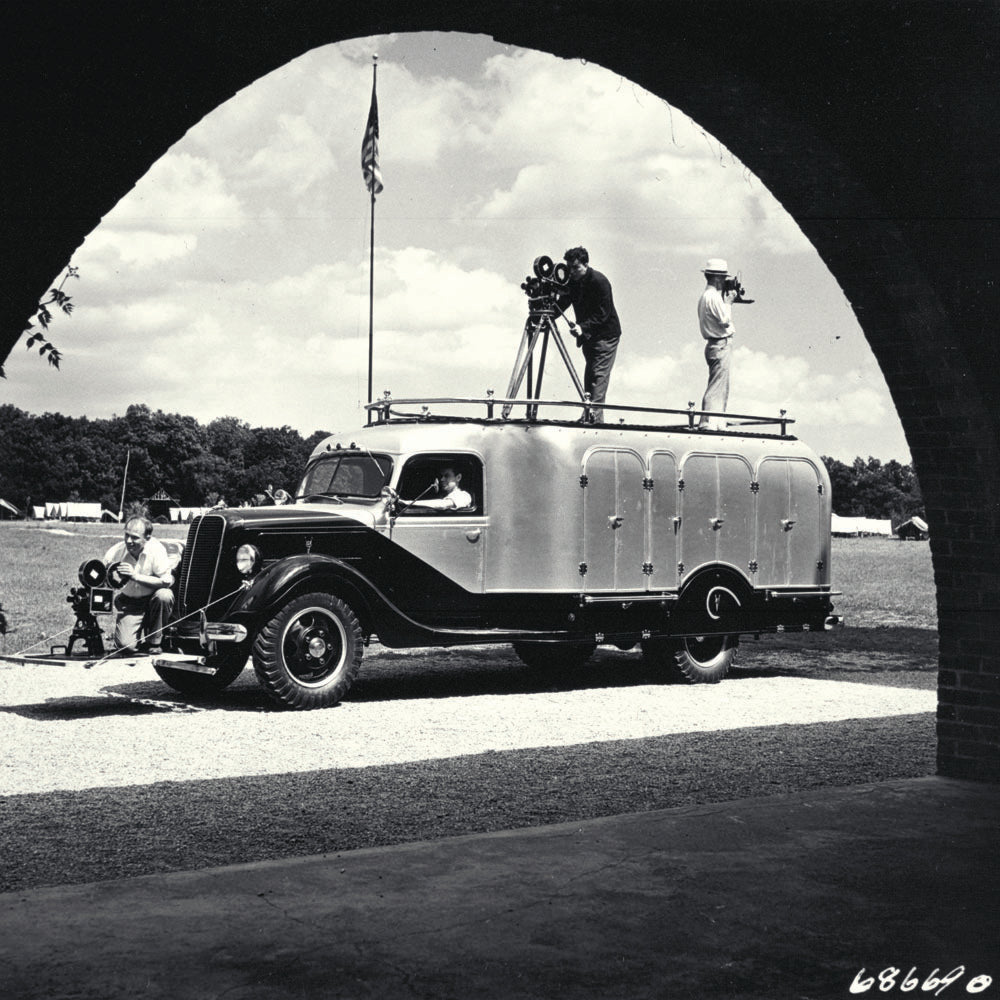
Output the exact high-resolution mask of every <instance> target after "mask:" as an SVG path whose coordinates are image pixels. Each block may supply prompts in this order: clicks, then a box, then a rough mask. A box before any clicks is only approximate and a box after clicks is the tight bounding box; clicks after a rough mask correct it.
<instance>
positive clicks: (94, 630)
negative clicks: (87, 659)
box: [50, 559, 115, 657]
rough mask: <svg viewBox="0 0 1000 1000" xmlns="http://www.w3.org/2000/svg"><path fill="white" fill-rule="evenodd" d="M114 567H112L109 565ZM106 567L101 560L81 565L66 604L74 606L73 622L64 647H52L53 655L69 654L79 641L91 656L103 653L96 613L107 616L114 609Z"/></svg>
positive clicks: (101, 636)
mask: <svg viewBox="0 0 1000 1000" xmlns="http://www.w3.org/2000/svg"><path fill="white" fill-rule="evenodd" d="M112 568H114V567H112ZM108 576H109V573H108V569H107V567H106V566H105V565H104V563H102V562H101V560H100V559H88V560H87V561H86V562H85V563H83V564H81V566H80V571H79V573H78V574H77V579H78V580H79V581H80V586H79V587H71V588H70V592H69V595H68V596H67V597H66V603H67V604H71V605H72V606H73V614H75V615H76V623H75V624H74V625H73V632H72V634H71V635H70V637H69V642H68V643H67V644H66V645H65V646H53V647H52V648H51V650H50V653H51V654H52V655H53V656H57V655H62V656H67V657H69V656H72V655H73V647H74V646H75V645H76V643H77V642H82V643H83V644H84V645H85V646H86V647H87V653H88V655H90V656H103V655H104V634H103V633H102V632H101V627H100V626H99V625H98V624H97V618H96V617H95V616H96V615H101V614H104V615H109V614H111V613H112V611H113V610H114V596H115V595H114V590H113V589H112V588H111V587H106V586H105V584H106V583H107V582H109V581H108Z"/></svg>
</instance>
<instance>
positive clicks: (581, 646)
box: [513, 642, 597, 670]
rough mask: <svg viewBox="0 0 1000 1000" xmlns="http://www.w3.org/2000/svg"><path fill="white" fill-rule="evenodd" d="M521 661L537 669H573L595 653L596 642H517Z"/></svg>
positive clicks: (516, 650)
mask: <svg viewBox="0 0 1000 1000" xmlns="http://www.w3.org/2000/svg"><path fill="white" fill-rule="evenodd" d="M513 645H514V652H515V653H517V655H518V656H519V657H520V659H521V662H522V663H524V664H526V665H527V666H529V667H534V668H535V669H536V670H573V669H574V668H575V667H582V666H583V665H584V664H585V663H586V662H587V660H589V659H590V658H591V657H592V656H593V655H594V650H595V649H597V643H596V642H515V643H514V644H513Z"/></svg>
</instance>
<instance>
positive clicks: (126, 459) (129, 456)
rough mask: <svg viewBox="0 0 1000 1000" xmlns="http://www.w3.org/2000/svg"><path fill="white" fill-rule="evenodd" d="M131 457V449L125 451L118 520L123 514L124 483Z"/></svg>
mask: <svg viewBox="0 0 1000 1000" xmlns="http://www.w3.org/2000/svg"><path fill="white" fill-rule="evenodd" d="M131 457H132V449H131V448H129V449H127V450H126V452H125V474H124V475H123V476H122V502H121V503H120V504H119V505H118V520H119V521H121V519H122V518H123V517H124V516H125V484H126V483H127V482H128V460H129V459H130V458H131Z"/></svg>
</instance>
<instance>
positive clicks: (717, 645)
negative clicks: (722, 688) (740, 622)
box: [642, 635, 739, 684]
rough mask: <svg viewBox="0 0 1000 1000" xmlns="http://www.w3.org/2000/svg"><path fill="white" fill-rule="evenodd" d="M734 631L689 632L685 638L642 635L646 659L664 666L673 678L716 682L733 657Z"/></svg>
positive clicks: (697, 681) (724, 672)
mask: <svg viewBox="0 0 1000 1000" xmlns="http://www.w3.org/2000/svg"><path fill="white" fill-rule="evenodd" d="M738 645H739V637H738V636H735V635H704V636H701V635H700V636H689V637H688V638H686V639H646V640H645V641H644V642H643V644H642V652H643V655H644V656H645V657H646V659H647V660H651V661H652V662H653V663H654V664H655V665H656V666H658V667H665V668H666V669H667V671H668V672H669V674H670V676H671V677H672V678H673V679H674V680H679V681H685V682H686V683H688V684H718V683H719V681H721V680H722V678H723V677H725V676H726V674H728V673H729V668H730V666H732V663H733V660H735V659H736V648H737V646H738Z"/></svg>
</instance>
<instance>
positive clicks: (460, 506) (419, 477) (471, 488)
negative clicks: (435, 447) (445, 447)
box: [399, 454, 483, 517]
mask: <svg viewBox="0 0 1000 1000" xmlns="http://www.w3.org/2000/svg"><path fill="white" fill-rule="evenodd" d="M399 500H400V503H399V506H400V508H401V509H400V515H401V516H403V517H415V516H416V517H454V516H455V515H460V516H461V515H464V516H466V517H468V516H469V515H470V514H482V513H483V466H482V463H481V462H480V461H479V459H478V458H476V457H475V456H473V455H448V454H434V455H417V456H414V457H413V458H411V459H410V460H409V461H408V462H407V463H406V465H405V466H403V471H402V473H401V474H400V477H399Z"/></svg>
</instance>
